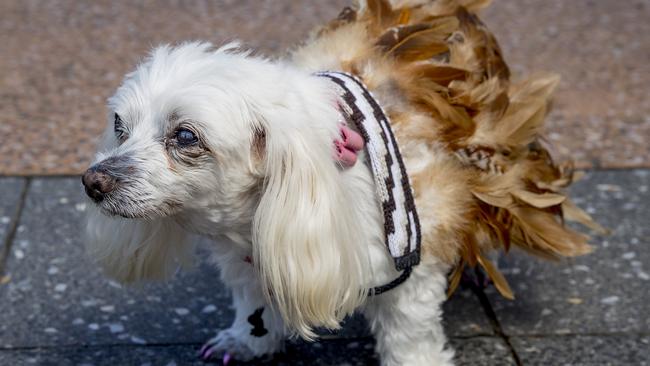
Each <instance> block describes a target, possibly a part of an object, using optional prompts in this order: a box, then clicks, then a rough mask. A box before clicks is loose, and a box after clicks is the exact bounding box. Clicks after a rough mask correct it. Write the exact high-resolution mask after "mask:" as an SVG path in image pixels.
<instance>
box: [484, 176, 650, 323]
mask: <svg viewBox="0 0 650 366" xmlns="http://www.w3.org/2000/svg"><path fill="white" fill-rule="evenodd" d="M649 186H650V171H648V170H632V171H603V172H592V173H589V174H588V175H587V177H586V178H585V179H584V180H583V181H581V182H579V183H577V184H576V186H575V187H574V188H573V189H572V193H573V196H574V197H575V199H574V200H575V201H576V203H578V204H579V205H580V206H582V207H583V208H586V209H587V211H588V212H590V213H592V214H593V216H594V217H595V219H596V220H597V221H598V222H600V223H602V224H603V225H604V226H607V227H609V228H610V229H611V230H612V231H613V233H612V235H610V236H605V237H600V236H598V237H594V239H593V241H592V242H593V244H594V246H595V249H596V250H595V252H594V253H592V254H590V255H587V256H584V257H580V258H576V259H574V260H571V261H567V262H564V263H559V264H558V263H548V262H543V261H541V260H537V259H534V258H531V257H529V256H525V255H521V254H519V253H512V254H511V255H507V256H505V257H502V261H501V263H500V264H501V267H502V269H503V272H504V274H505V275H506V277H507V278H508V280H509V282H510V283H511V285H512V287H513V289H514V291H515V296H516V300H514V301H508V300H505V299H503V298H501V297H500V296H498V295H497V294H496V293H495V291H494V290H493V289H488V294H489V297H490V301H491V302H492V304H493V306H494V309H495V312H496V315H497V318H498V320H499V322H500V323H501V327H502V328H503V331H504V332H505V333H506V334H509V335H531V334H537V335H551V334H567V333H571V334H575V333H599V334H601V333H612V332H632V333H645V334H647V333H648V332H649V331H650V307H649V306H647V304H648V303H649V302H650V292H649V291H648V288H650V275H649V274H650V251H648V250H647V249H648V246H649V245H650V225H648V222H650V191H649V189H648V188H649Z"/></svg>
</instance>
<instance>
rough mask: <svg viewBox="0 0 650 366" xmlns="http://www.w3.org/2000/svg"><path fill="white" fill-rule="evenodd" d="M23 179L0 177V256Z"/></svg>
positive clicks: (0, 255)
mask: <svg viewBox="0 0 650 366" xmlns="http://www.w3.org/2000/svg"><path fill="white" fill-rule="evenodd" d="M24 184H25V179H23V178H12V177H9V178H0V258H2V254H1V253H2V252H3V246H4V243H5V241H6V240H7V235H8V234H9V228H10V227H11V225H12V223H13V220H14V219H15V216H16V209H17V208H18V202H19V201H20V194H21V192H22V190H23V186H24Z"/></svg>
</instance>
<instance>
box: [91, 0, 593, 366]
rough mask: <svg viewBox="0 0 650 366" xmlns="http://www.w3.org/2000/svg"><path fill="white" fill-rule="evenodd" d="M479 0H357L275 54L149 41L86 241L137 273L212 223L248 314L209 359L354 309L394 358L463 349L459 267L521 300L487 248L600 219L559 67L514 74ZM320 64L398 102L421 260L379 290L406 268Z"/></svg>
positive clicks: (110, 261) (395, 120) (172, 260)
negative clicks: (570, 143)
mask: <svg viewBox="0 0 650 366" xmlns="http://www.w3.org/2000/svg"><path fill="white" fill-rule="evenodd" d="M486 3H488V1H484V0H435V1H423V0H421V1H417V0H416V1H410V0H403V1H392V2H388V1H386V0H367V1H361V2H360V3H359V4H357V5H356V6H355V7H354V8H346V9H344V11H343V12H342V13H341V15H340V16H339V17H338V18H337V19H335V20H334V21H332V22H330V23H329V24H328V25H326V26H325V27H323V28H321V29H320V30H318V31H316V32H314V34H313V35H312V36H311V37H310V38H309V40H308V41H306V42H305V44H304V45H302V46H301V47H299V48H297V49H296V50H294V51H293V52H292V53H291V54H290V56H289V57H286V58H284V59H281V60H269V59H265V58H261V57H258V56H253V55H251V54H250V53H249V52H247V51H245V50H242V49H240V47H239V46H238V45H237V44H228V45H225V46H222V47H220V48H216V49H215V48H213V47H212V46H211V45H210V44H207V43H186V44H182V45H180V46H177V47H170V46H162V47H159V48H157V49H155V50H154V51H153V52H152V53H151V55H150V56H149V57H148V58H147V59H146V60H145V61H144V62H143V63H142V64H140V65H139V66H138V67H137V68H136V69H135V71H133V72H131V73H129V74H128V75H126V77H125V80H124V82H123V84H122V85H121V86H120V87H119V88H118V90H117V92H116V93H115V95H114V96H112V97H111V98H110V99H109V103H108V107H109V110H110V114H109V126H108V128H107V129H106V133H105V136H104V138H103V143H102V145H101V148H100V149H99V152H98V153H97V155H96V158H95V160H94V162H93V164H92V166H91V167H90V169H89V170H88V171H87V172H86V173H85V174H84V177H83V183H84V185H85V189H86V192H87V193H88V195H89V197H90V198H91V199H92V200H93V201H94V202H95V203H96V205H94V209H93V210H91V212H90V213H89V218H88V219H89V223H88V235H89V239H88V243H89V248H90V251H91V253H92V254H93V255H94V257H95V258H96V259H97V260H98V262H100V263H101V264H102V266H103V268H104V269H105V270H106V272H107V273H108V274H109V275H111V276H113V277H114V278H116V279H118V280H120V281H123V282H127V283H129V282H134V281H139V280H145V279H154V278H164V277H168V276H169V275H172V274H173V273H174V272H175V271H176V269H177V268H178V267H179V265H185V264H188V263H189V262H190V260H191V257H192V252H193V245H192V243H191V242H190V240H189V239H190V237H191V236H192V235H193V234H199V235H203V236H206V237H208V238H210V239H212V242H213V245H212V246H211V251H212V252H213V257H214V260H215V262H216V263H217V264H218V266H219V268H220V269H221V277H222V280H223V282H224V283H225V284H226V285H227V286H228V287H230V288H231V289H232V294H233V301H234V305H235V307H236V317H235V320H234V322H233V325H232V326H231V327H230V328H229V329H226V330H223V331H221V332H219V334H218V335H217V336H216V337H215V338H213V339H211V340H209V341H208V343H207V344H206V345H205V346H204V347H203V349H202V350H201V352H202V355H203V357H205V358H210V357H224V356H225V359H226V360H227V359H229V358H230V357H233V358H236V359H239V360H250V359H252V358H254V357H257V356H262V355H267V354H271V353H273V352H276V351H278V350H280V349H281V347H282V344H283V340H284V339H285V338H286V337H288V336H291V335H299V336H301V337H303V338H305V339H313V338H314V337H315V336H316V335H315V333H314V328H315V327H325V328H330V329H336V328H338V327H339V323H340V322H341V320H342V319H343V318H344V317H345V316H346V315H348V314H351V313H352V312H353V311H355V309H359V310H360V311H361V312H363V314H364V315H365V316H366V317H367V319H368V321H369V324H370V327H371V329H372V332H373V334H374V335H375V337H376V340H377V352H378V353H379V355H380V357H381V362H382V364H383V365H451V364H452V363H453V361H452V359H453V351H452V350H451V349H449V348H448V347H447V346H446V340H445V335H444V332H443V328H442V326H441V322H440V321H441V310H440V304H441V303H442V302H443V301H444V300H445V299H446V297H447V293H448V292H451V291H452V290H453V289H454V288H455V287H456V286H457V285H458V281H459V279H460V274H461V273H462V270H463V268H464V267H467V266H476V265H477V264H478V265H480V266H481V267H482V268H483V269H484V270H485V271H486V272H487V273H488V274H489V275H490V277H491V278H492V279H493V281H494V283H495V285H496V287H497V289H498V290H499V291H500V292H501V293H502V294H503V295H504V296H507V297H511V296H512V293H511V291H510V288H509V287H508V284H507V282H506V281H505V279H504V278H503V276H501V275H500V274H499V272H498V270H497V268H496V267H495V266H494V265H493V264H492V263H491V262H490V261H489V260H488V252H489V251H490V250H492V249H501V248H502V249H506V250H507V249H508V248H509V247H510V246H511V245H516V246H518V247H520V248H523V249H525V250H528V251H530V252H532V253H535V254H539V255H542V256H545V257H551V258H558V257H562V256H574V255H579V254H583V253H586V252H588V251H589V246H588V245H587V243H586V238H585V237H584V236H582V235H580V234H578V233H575V232H573V231H571V230H569V229H567V228H565V227H564V225H563V222H562V220H561V219H560V218H562V217H564V218H569V219H577V220H579V221H581V222H583V223H585V224H588V225H590V226H591V227H595V228H596V226H595V224H594V223H593V222H592V221H591V220H590V218H589V217H588V216H587V215H586V214H585V213H584V212H582V211H581V210H579V209H578V208H576V207H575V206H574V205H573V204H571V202H570V201H569V200H568V199H567V197H566V196H565V195H564V194H563V193H562V191H563V189H564V188H565V187H566V186H568V185H569V184H570V183H571V182H572V180H573V175H572V173H571V171H570V169H568V167H567V166H558V165H557V164H555V163H554V162H553V160H552V159H551V156H550V154H549V152H548V150H547V149H546V148H545V147H544V144H543V140H542V138H541V135H540V134H541V128H542V124H543V119H544V117H545V114H546V112H547V106H548V104H549V98H550V95H551V93H552V90H553V89H554V87H555V85H556V83H557V78H556V77H553V76H542V77H537V78H532V79H528V80H523V81H519V82H517V83H512V82H510V74H509V71H508V67H507V66H506V64H505V62H504V61H503V58H502V55H501V51H500V49H499V46H498V45H497V42H496V41H495V39H494V38H493V36H492V35H491V33H489V31H488V30H487V29H486V28H485V26H484V25H483V24H482V23H481V22H480V21H479V20H478V18H477V17H476V15H475V14H474V12H475V11H476V10H477V9H479V8H480V7H483V6H485V5H486ZM322 70H337V71H344V72H347V73H349V74H352V75H355V76H356V77H357V78H358V79H359V80H360V81H361V82H363V84H365V86H366V87H367V88H368V89H369V90H370V91H372V94H373V95H374V98H375V99H376V101H378V103H379V104H380V105H381V106H382V107H383V109H384V110H385V111H386V114H387V115H388V116H389V117H390V120H391V125H392V128H393V130H394V133H395V138H396V139H397V141H398V142H399V148H400V150H401V154H402V158H403V161H404V166H405V167H406V171H407V172H408V176H409V178H410V183H411V186H412V192H413V195H414V197H415V203H416V207H417V210H418V213H419V221H420V225H421V248H420V250H421V259H420V263H419V264H418V265H416V266H415V267H413V271H412V273H410V277H408V278H407V279H406V281H404V282H403V283H401V284H400V285H399V286H397V287H395V288H393V289H392V290H390V291H387V292H385V293H382V294H375V296H369V293H368V292H369V289H371V288H373V287H376V286H381V285H385V284H387V283H391V281H393V280H394V279H395V278H398V277H399V276H400V271H398V270H397V269H396V267H395V263H394V261H393V257H392V256H391V255H390V254H389V251H388V250H387V246H386V237H385V228H384V216H383V213H382V210H381V208H380V203H379V200H378V198H377V195H376V194H375V192H376V189H375V188H376V187H375V181H374V180H373V173H372V170H371V169H370V166H369V164H368V163H367V158H368V156H367V155H366V154H367V152H366V151H359V153H358V154H359V155H358V156H356V155H354V156H352V155H350V153H352V154H356V151H353V150H350V149H347V147H346V146H344V145H341V144H340V141H341V139H342V137H341V135H340V134H341V123H342V122H341V121H342V120H344V118H343V117H342V111H341V109H340V103H339V102H338V98H339V97H340V96H339V95H338V94H337V93H335V92H334V89H333V83H332V81H331V80H328V79H327V78H324V77H320V76H318V75H316V74H315V72H318V71H322ZM347 127H348V128H350V129H351V130H352V131H353V132H354V130H356V128H355V126H354V125H353V124H352V125H348V126H347ZM343 138H345V136H344V137H343ZM337 141H338V142H337ZM335 142H336V146H337V147H338V149H339V150H338V151H335V152H334V153H333V150H334V145H335ZM341 147H342V148H343V149H344V150H342V149H341ZM342 153H343V154H342ZM337 154H338V155H337ZM341 154H342V155H341ZM346 154H347V155H346ZM343 155H344V156H343ZM346 156H347V158H346ZM355 158H358V161H357V162H356V164H355Z"/></svg>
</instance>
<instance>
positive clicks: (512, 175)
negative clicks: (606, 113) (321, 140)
mask: <svg viewBox="0 0 650 366" xmlns="http://www.w3.org/2000/svg"><path fill="white" fill-rule="evenodd" d="M489 2H490V1H489V0H437V1H409V0H404V1H393V2H392V3H389V2H388V1H386V0H367V1H362V2H360V3H359V4H358V5H357V6H356V7H355V8H345V9H344V10H343V12H341V14H340V15H339V17H338V18H336V19H335V20H333V21H331V22H330V23H329V24H327V25H326V26H325V27H323V28H322V29H320V30H318V31H316V32H314V34H313V35H312V37H311V39H310V40H309V41H308V42H306V43H305V44H304V45H303V46H301V47H299V48H298V49H296V50H294V52H293V53H292V59H293V61H294V62H296V63H297V64H299V65H302V66H304V67H306V68H310V69H313V70H340V71H344V72H347V73H350V74H353V75H355V76H357V77H358V78H359V79H361V80H362V81H363V83H364V84H365V85H366V86H367V87H368V88H369V90H370V91H372V92H373V94H374V95H375V96H376V97H377V99H378V100H379V101H380V103H381V104H382V107H383V108H384V110H385V111H386V113H387V114H388V115H389V117H390V119H391V123H392V127H393V130H394V132H395V136H396V138H397V140H398V142H399V144H400V149H401V150H402V154H403V157H404V160H405V163H406V166H407V171H408V173H409V175H410V178H411V181H412V183H413V189H414V194H415V202H416V205H417V207H418V212H419V214H420V221H421V225H422V251H423V255H427V254H428V255H435V256H437V257H438V258H440V259H441V260H443V261H445V262H447V263H450V264H453V265H455V270H454V271H453V272H452V273H451V274H450V285H449V293H451V292H453V290H454V289H455V288H456V287H457V285H458V283H459V281H460V278H461V273H462V271H463V269H464V268H465V267H466V266H470V267H475V266H477V265H478V266H480V267H481V268H483V270H485V272H486V273H487V274H488V275H489V276H490V278H491V279H492V280H493V282H494V284H495V286H496V288H497V289H498V290H499V292H500V293H501V294H502V295H503V296H505V297H507V298H513V296H514V295H513V293H512V290H511V289H510V287H509V286H508V283H507V281H506V280H505V278H504V277H503V275H502V274H501V273H499V271H498V269H497V267H496V266H495V265H494V264H493V263H492V262H490V260H489V259H488V256H487V253H488V252H489V251H491V250H495V249H496V250H504V251H506V252H507V251H508V250H509V249H510V248H511V247H512V246H516V247H518V248H521V249H523V250H525V251H527V252H530V253H532V254H535V255H538V256H541V257H543V258H548V259H559V258H562V257H572V256H577V255H581V254H585V253H588V252H589V251H590V250H591V248H590V246H589V245H588V244H587V237H586V236H585V235H582V234H580V233H577V232H575V231H573V230H571V229H570V228H568V227H566V226H565V225H564V219H569V220H574V221H578V222H580V223H582V224H584V225H586V226H588V227H590V228H592V229H595V230H597V231H603V229H602V228H601V227H600V226H598V225H597V224H596V223H594V222H593V221H592V219H591V218H590V217H589V215H588V214H586V213H585V212H584V211H582V210H580V209H579V208H578V207H576V206H575V205H574V204H573V203H572V202H571V201H570V200H569V198H568V197H567V196H566V194H565V193H564V190H565V188H566V187H567V186H568V185H570V184H571V183H572V182H574V181H575V180H576V178H577V174H576V173H574V172H573V171H572V167H571V164H568V163H565V164H557V163H556V162H554V160H553V159H552V157H551V154H550V152H549V149H548V148H547V147H546V144H545V141H544V139H543V136H542V133H543V131H542V128H543V122H544V118H545V116H546V114H547V112H548V108H549V103H550V98H551V95H552V93H553V90H554V89H555V87H556V85H557V84H558V81H559V79H558V77H557V76H554V75H541V76H535V77H530V78H528V79H524V80H516V81H512V80H511V79H510V72H509V69H508V66H507V64H506V62H505V61H504V58H503V55H502V52H501V49H500V48H499V45H498V43H497V41H496V39H495V38H494V36H493V35H492V34H491V33H490V32H489V30H488V29H487V28H486V26H485V25H484V24H483V23H482V22H481V21H480V20H479V18H478V17H477V15H476V14H475V12H476V11H477V10H479V9H481V8H483V7H485V6H487V5H488V4H489Z"/></svg>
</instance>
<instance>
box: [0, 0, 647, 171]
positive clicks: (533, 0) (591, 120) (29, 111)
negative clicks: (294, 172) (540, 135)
mask: <svg viewBox="0 0 650 366" xmlns="http://www.w3.org/2000/svg"><path fill="white" fill-rule="evenodd" d="M346 4H348V1H345V0H335V1H327V2H324V1H307V2H296V1H291V0H274V1H270V0H265V1H254V0H223V1H212V0H188V1H176V0H158V1H153V0H145V1H138V2H132V1H124V0H122V1H111V0H97V1H92V2H88V1H80V0H50V1H27V0H5V1H1V2H0V54H2V55H3V57H1V58H0V136H2V143H1V144H0V174H20V175H24V174H75V173H78V172H81V171H83V170H84V169H85V167H86V165H87V163H88V161H89V159H90V156H91V154H92V151H93V150H94V146H95V143H96V137H97V136H98V134H99V132H100V131H101V129H102V126H103V125H104V123H105V117H104V116H105V114H106V111H105V108H104V101H105V99H106V97H107V96H108V95H110V93H111V92H112V91H113V90H114V89H115V87H116V86H117V85H118V84H119V82H120V79H121V77H122V75H123V74H124V73H125V72H126V71H127V70H129V69H130V68H131V67H132V66H133V65H134V63H135V62H136V61H137V60H138V59H140V58H141V57H142V56H143V55H144V54H145V53H146V51H147V50H148V49H149V48H150V47H151V46H152V45H156V44H159V43H161V42H168V43H174V42H179V41H183V40H192V39H202V40H208V41H212V42H214V43H222V42H224V41H226V40H230V39H234V38H239V39H242V40H243V41H244V42H246V43H247V44H249V45H251V46H253V47H256V48H259V49H260V50H261V51H262V52H265V53H270V54H279V53H281V52H282V50H284V49H285V48H286V47H289V46H290V45H292V44H295V43H296V42H298V41H300V40H301V39H303V38H304V36H305V35H306V33H307V32H308V31H309V30H310V29H311V28H312V27H313V26H314V25H316V24H320V23H321V22H323V21H325V20H327V19H330V18H332V17H333V16H335V15H336V14H337V13H338V11H339V10H340V9H341V8H342V7H343V6H344V5H346ZM649 16H650V6H648V3H647V1H645V0H628V1H616V0H599V1H592V0H572V1H566V0H522V1H498V2H496V3H495V4H494V5H493V6H492V8H490V9H488V10H487V11H486V13H485V20H486V22H487V23H488V25H490V26H491V27H492V29H493V30H494V31H495V32H496V34H497V36H498V38H499V40H500V42H501V44H502V46H503V48H504V50H505V54H506V58H507V59H508V60H509V62H510V64H511V65H512V67H513V70H514V71H515V74H516V75H517V74H519V75H520V74H523V73H526V74H527V73H530V72H534V71H550V72H556V73H559V74H561V75H562V77H563V80H564V81H563V83H562V84H561V86H560V89H559V91H558V94H557V98H556V102H555V107H556V108H555V112H554V113H553V115H552V117H551V122H550V130H549V132H550V140H551V141H552V142H554V143H556V145H557V149H558V152H559V153H560V155H562V156H573V157H574V158H576V160H577V163H578V165H579V166H590V165H595V166H607V167H613V166H616V167H620V166H647V165H648V156H650V147H648V146H649V145H648V144H647V143H646V141H645V140H647V138H648V137H649V136H650V117H648V116H650V104H649V103H648V101H647V100H648V94H649V93H648V85H650V63H648V62H647V60H649V59H650V37H648V36H647V34H649V33H650V23H649V22H647V19H648V17H649Z"/></svg>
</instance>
